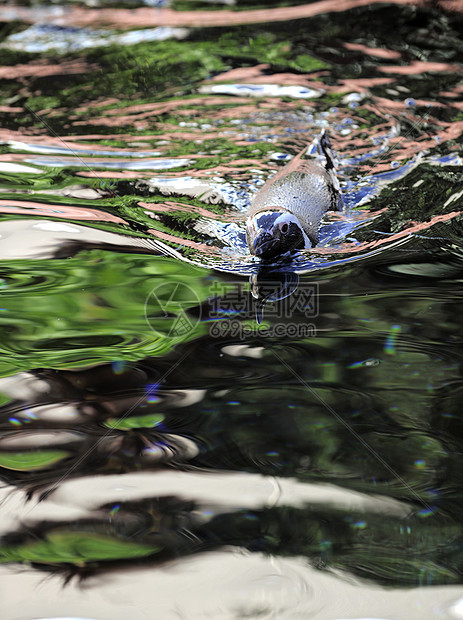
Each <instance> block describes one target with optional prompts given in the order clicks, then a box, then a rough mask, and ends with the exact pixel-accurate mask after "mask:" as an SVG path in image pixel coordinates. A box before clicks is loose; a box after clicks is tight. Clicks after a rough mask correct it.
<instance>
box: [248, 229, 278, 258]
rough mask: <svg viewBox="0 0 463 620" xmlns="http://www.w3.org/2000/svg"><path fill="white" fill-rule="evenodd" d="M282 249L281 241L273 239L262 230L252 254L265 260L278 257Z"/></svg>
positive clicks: (256, 239)
mask: <svg viewBox="0 0 463 620" xmlns="http://www.w3.org/2000/svg"><path fill="white" fill-rule="evenodd" d="M279 248H280V240H279V239H276V238H275V237H273V236H272V235H271V234H270V233H268V232H267V231H264V230H260V231H259V233H258V235H257V237H256V238H255V239H254V241H253V244H252V253H253V254H254V255H255V256H257V257H259V258H263V259H264V260H265V259H270V258H274V257H275V256H277V255H278V254H279V253H280V252H279Z"/></svg>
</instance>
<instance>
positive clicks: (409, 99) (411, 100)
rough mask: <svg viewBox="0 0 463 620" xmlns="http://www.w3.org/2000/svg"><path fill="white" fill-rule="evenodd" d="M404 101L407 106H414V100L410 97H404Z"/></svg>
mask: <svg viewBox="0 0 463 620" xmlns="http://www.w3.org/2000/svg"><path fill="white" fill-rule="evenodd" d="M404 103H405V105H406V106H407V108H413V107H415V106H416V101H415V100H414V99H413V98H412V97H409V98H408V99H405V101H404Z"/></svg>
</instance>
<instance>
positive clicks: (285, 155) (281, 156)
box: [270, 153, 293, 161]
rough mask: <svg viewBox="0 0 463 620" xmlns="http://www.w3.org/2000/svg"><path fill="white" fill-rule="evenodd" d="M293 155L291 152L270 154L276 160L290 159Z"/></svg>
mask: <svg viewBox="0 0 463 620" xmlns="http://www.w3.org/2000/svg"><path fill="white" fill-rule="evenodd" d="M292 157H293V156H292V155H289V153H272V154H271V155H270V159H274V160H276V161H288V160H290V159H292Z"/></svg>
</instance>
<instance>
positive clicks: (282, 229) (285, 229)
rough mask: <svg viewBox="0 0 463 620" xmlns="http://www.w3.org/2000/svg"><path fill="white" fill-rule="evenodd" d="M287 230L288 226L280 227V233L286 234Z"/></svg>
mask: <svg viewBox="0 0 463 620" xmlns="http://www.w3.org/2000/svg"><path fill="white" fill-rule="evenodd" d="M288 228H289V226H288V224H283V226H282V227H281V232H282V233H287V232H288Z"/></svg>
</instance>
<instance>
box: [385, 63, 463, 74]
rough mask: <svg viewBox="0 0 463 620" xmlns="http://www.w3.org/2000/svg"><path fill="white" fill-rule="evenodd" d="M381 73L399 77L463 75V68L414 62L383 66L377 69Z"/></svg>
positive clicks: (445, 64)
mask: <svg viewBox="0 0 463 620" xmlns="http://www.w3.org/2000/svg"><path fill="white" fill-rule="evenodd" d="M377 69H378V71H381V73H396V74H398V75H420V74H421V73H426V72H428V71H430V72H435V73H463V67H460V66H459V65H449V64H448V63H446V62H425V61H424V60H414V61H413V62H410V63H409V64H407V65H394V66H392V65H382V66H379V67H377Z"/></svg>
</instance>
